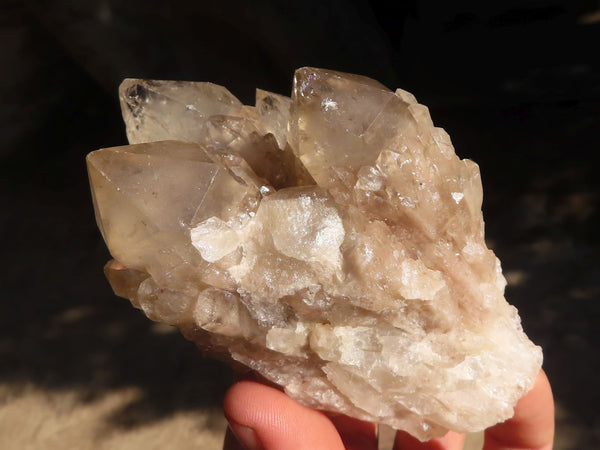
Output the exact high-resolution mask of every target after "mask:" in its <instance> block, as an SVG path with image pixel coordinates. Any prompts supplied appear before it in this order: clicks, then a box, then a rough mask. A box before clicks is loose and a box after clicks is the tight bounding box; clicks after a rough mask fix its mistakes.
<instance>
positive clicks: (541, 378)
mask: <svg viewBox="0 0 600 450" xmlns="http://www.w3.org/2000/svg"><path fill="white" fill-rule="evenodd" d="M553 441H554V400H553V398H552V389H551V388H550V383H549V381H548V378H547V377H546V374H545V373H544V371H543V370H541V371H540V373H539V374H538V376H537V379H536V382H535V385H534V386H533V389H532V390H531V391H529V392H528V393H527V394H526V395H525V396H524V397H523V398H521V400H519V401H518V403H517V405H516V406H515V415H514V416H513V417H512V418H511V419H509V420H507V421H506V422H503V423H500V424H498V425H496V426H493V427H492V428H489V429H488V430H486V432H485V443H484V446H483V448H484V450H499V449H508V448H510V449H514V450H518V449H525V448H527V449H535V450H546V449H551V448H552V443H553Z"/></svg>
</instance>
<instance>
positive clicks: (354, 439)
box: [328, 414, 377, 450]
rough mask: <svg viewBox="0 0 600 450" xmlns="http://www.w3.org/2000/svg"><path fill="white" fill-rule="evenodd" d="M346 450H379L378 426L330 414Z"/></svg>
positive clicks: (330, 418)
mask: <svg viewBox="0 0 600 450" xmlns="http://www.w3.org/2000/svg"><path fill="white" fill-rule="evenodd" d="M328 417H329V420H331V422H332V423H333V425H334V426H335V428H336V429H337V431H338V433H339V434H340V437H341V438H342V442H343V443H344V448H345V449H346V450H377V425H375V424H374V423H373V422H365V421H363V420H358V419H354V418H352V417H348V416H344V415H341V414H337V415H331V414H328Z"/></svg>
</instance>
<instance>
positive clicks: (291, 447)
mask: <svg viewBox="0 0 600 450" xmlns="http://www.w3.org/2000/svg"><path fill="white" fill-rule="evenodd" d="M223 406H224V412H225V417H226V418H227V421H228V422H229V429H228V432H227V435H226V437H225V443H224V446H223V449H224V450H239V449H249V450H259V449H260V450H320V449H323V450H343V449H345V450H376V449H377V427H376V425H375V424H373V423H370V422H364V421H361V420H358V419H353V418H350V417H346V416H340V415H337V416H334V415H328V414H326V413H323V412H321V411H317V410H314V409H310V408H307V407H305V406H302V405H300V404H299V403H297V402H296V401H294V400H292V399H291V398H290V397H288V396H287V395H286V394H284V393H283V392H281V391H280V390H278V389H276V388H274V387H271V386H267V385H265V384H263V383H260V382H257V381H251V380H242V381H239V382H237V383H235V384H234V385H233V386H232V387H231V388H230V389H229V390H228V391H227V394H226V395H225V400H224V405H223ZM553 440H554V400H553V397H552V390H551V387H550V383H549V381H548V378H547V377H546V374H545V373H544V371H543V370H542V371H540V373H539V374H538V376H537V379H536V383H535V385H534V387H533V389H532V390H531V391H529V392H528V393H527V394H526V395H525V396H523V397H522V398H521V399H520V400H519V402H518V403H517V405H516V406H515V414H514V416H513V417H512V418H511V419H509V420H507V421H506V422H503V423H500V424H497V425H495V426H493V427H491V428H488V429H487V430H486V431H485V443H484V447H483V448H484V450H499V449H506V450H509V449H510V450H521V449H523V450H524V449H531V450H549V449H551V448H552V442H553ZM464 441H465V435H464V434H460V433H455V432H452V431H450V432H448V433H447V434H446V435H445V436H444V437H442V438H438V439H433V440H431V441H428V442H420V441H419V440H417V439H415V438H414V437H412V436H411V435H409V434H407V433H404V432H398V433H397V434H396V438H395V441H394V446H393V450H401V449H414V450H424V449H427V450H459V449H462V448H463V445H464Z"/></svg>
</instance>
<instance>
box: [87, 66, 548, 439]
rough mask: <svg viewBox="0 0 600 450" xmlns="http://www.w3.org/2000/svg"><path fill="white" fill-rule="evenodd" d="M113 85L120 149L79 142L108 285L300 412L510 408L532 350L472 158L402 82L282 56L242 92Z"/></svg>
mask: <svg viewBox="0 0 600 450" xmlns="http://www.w3.org/2000/svg"><path fill="white" fill-rule="evenodd" d="M120 95H121V102H122V107H123V117H124V119H125V122H126V125H127V134H128V137H129V140H130V142H131V144H136V145H129V146H124V147H116V148H112V149H104V150H98V151H96V152H93V153H91V154H90V155H89V156H88V168H89V175H90V181H91V185H92V192H93V197H94V206H95V211H96V217H97V221H98V226H99V227H100V229H101V231H102V235H103V237H104V239H105V240H106V243H107V245H108V247H109V249H110V252H111V254H112V255H113V257H114V258H115V260H114V261H111V262H109V263H108V264H107V266H106V268H105V272H106V275H107V277H108V279H109V281H110V283H111V285H112V286H113V288H114V291H115V293H116V294H117V295H120V296H124V297H127V298H129V299H130V300H131V302H132V303H133V305H134V306H136V307H138V308H140V309H142V310H143V311H144V313H145V314H146V315H147V316H148V317H149V318H151V319H152V320H157V321H162V322H165V323H168V324H173V325H177V326H179V328H180V329H181V330H182V332H183V333H184V335H185V336H186V337H188V338H189V339H191V340H193V341H194V342H196V343H197V344H198V346H199V347H200V348H202V349H203V350H205V351H207V352H209V353H210V354H212V355H214V356H216V357H220V358H225V359H229V360H234V361H237V362H239V363H242V364H245V365H246V366H248V367H249V368H251V369H253V370H256V371H258V372H259V373H260V374H261V375H262V376H264V377H265V378H267V379H269V380H271V381H273V382H274V383H277V384H279V385H281V386H282V387H283V389H285V391H286V392H287V393H288V394H289V395H290V396H292V397H294V398H295V399H297V400H298V401H300V402H301V403H304V404H306V405H309V406H312V407H315V408H320V409H324V410H330V411H337V412H341V413H344V414H348V415H351V416H354V417H357V418H361V419H364V420H369V421H376V422H380V423H386V424H388V425H390V426H392V427H394V428H397V429H403V430H407V431H409V432H410V433H412V434H413V435H414V436H416V437H418V438H419V439H423V440H424V439H429V438H431V437H434V436H440V435H442V434H444V433H445V432H446V431H447V430H449V429H451V430H455V431H477V430H481V429H483V428H486V427H488V426H491V425H493V424H495V423H497V422H499V421H503V420H505V419H507V418H509V417H510V416H511V415H512V414H513V407H514V404H515V403H516V401H517V400H518V399H519V398H520V397H521V396H522V395H523V394H524V393H525V392H527V391H528V390H529V389H530V388H531V387H532V384H533V382H534V380H535V377H536V375H537V373H538V371H539V369H540V366H541V362H542V353H541V349H540V348H539V347H537V346H535V345H534V344H532V343H531V342H530V341H529V339H528V338H527V336H526V335H525V334H524V333H523V330H522V328H521V325H520V319H519V316H518V314H517V311H516V309H515V308H514V307H512V306H510V305H509V304H508V303H507V302H506V300H505V299H504V287H505V284H506V282H505V280H504V277H503V276H502V271H501V267H500V263H499V261H498V259H497V258H496V257H495V255H494V253H493V252H492V251H491V250H489V249H488V248H487V247H486V245H485V241H484V227H483V218H482V214H481V202H482V188H481V180H480V176H479V169H478V167H477V165H476V164H475V163H473V162H472V161H469V160H460V159H459V158H458V157H457V156H456V155H455V153H454V149H453V147H452V143H451V141H450V138H449V136H448V134H447V133H446V132H445V131H444V130H442V129H440V128H435V127H434V126H433V122H432V120H431V118H430V116H429V112H428V110H427V108H426V107H425V106H423V105H420V104H418V103H417V101H416V99H415V98H414V96H413V95H412V94H410V93H408V92H406V91H403V90H400V89H398V90H397V91H396V92H392V91H390V90H389V89H387V88H385V87H384V86H382V85H381V84H379V83H377V82H376V81H373V80H370V79H368V78H365V77H361V76H357V75H349V74H343V73H338V72H333V71H328V70H321V69H314V68H302V69H299V70H298V71H297V72H296V75H295V78H294V88H293V92H292V97H291V99H290V98H286V97H283V96H280V95H277V94H272V93H269V92H266V91H261V90H257V95H256V106H254V107H253V106H243V105H242V104H241V103H240V102H239V101H238V100H237V99H236V98H235V97H234V96H233V95H232V94H231V93H229V91H227V90H226V89H225V88H222V87H220V86H216V85H213V84H210V83H186V82H171V81H145V80H125V81H124V82H123V85H122V86H121V90H120ZM165 139H168V140H167V141H165ZM159 141H160V142H159Z"/></svg>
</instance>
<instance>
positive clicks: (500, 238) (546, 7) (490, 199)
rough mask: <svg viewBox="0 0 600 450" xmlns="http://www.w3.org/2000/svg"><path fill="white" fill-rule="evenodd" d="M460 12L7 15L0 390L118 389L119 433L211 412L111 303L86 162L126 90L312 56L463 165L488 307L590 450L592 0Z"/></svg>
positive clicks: (89, 9)
mask: <svg viewBox="0 0 600 450" xmlns="http://www.w3.org/2000/svg"><path fill="white" fill-rule="evenodd" d="M471 3H473V2H458V3H455V2H440V3H436V2H428V1H420V0H414V1H408V2H404V3H402V2H400V3H399V6H398V7H389V6H387V4H385V5H384V2H379V1H366V0H365V1H361V0H356V1H347V2H344V1H341V0H339V1H331V2H324V3H323V2H313V3H312V4H310V3H306V2H303V3H299V2H289V3H288V2H280V3H275V2H268V1H258V2H242V1H239V2H238V1H221V2H188V1H177V2H139V1H132V2H116V1H111V0H86V1H75V0H73V1H68V0H60V1H49V0H46V1H42V0H39V1H30V2H25V3H21V2H16V1H14V2H11V1H9V2H6V3H5V5H4V6H2V7H0V63H1V65H2V67H4V68H6V69H5V73H4V75H3V77H2V80H0V93H1V98H2V104H1V105H0V205H2V206H3V208H2V212H0V231H1V233H2V234H1V236H2V245H1V246H0V249H1V250H0V251H1V256H2V261H3V271H2V276H1V278H0V284H1V286H2V296H1V297H2V300H1V301H0V382H3V383H10V384H11V386H14V395H18V391H19V389H21V388H22V387H23V386H26V385H29V384H34V385H36V386H38V387H40V388H43V389H48V390H56V391H60V390H69V389H77V391H78V392H80V395H81V400H82V401H91V400H94V399H95V398H98V397H99V396H102V395H103V394H105V393H106V392H108V391H110V390H113V389H116V388H120V387H127V386H136V387H138V388H139V389H140V390H141V391H142V392H143V396H142V397H141V398H140V399H139V401H136V402H134V403H132V404H130V405H128V406H127V407H126V408H125V409H123V410H121V411H120V412H118V413H117V414H115V415H114V416H113V417H110V418H108V419H107V420H108V421H109V422H110V424H111V425H113V426H118V427H124V428H127V427H136V426H138V425H143V424H145V423H149V422H152V421H155V420H158V419H161V418H164V417H167V416H169V415H170V414H173V413H174V412H176V411H181V410H194V409H199V408H205V409H206V408H208V409H219V408H220V405H221V400H222V397H223V394H224V392H225V390H226V388H227V386H228V385H229V383H230V380H231V372H230V369H229V368H228V367H226V366H225V365H223V364H221V363H218V362H215V361H212V360H208V359H205V358H203V357H202V355H201V354H200V352H198V350H197V349H196V348H195V347H194V346H193V345H192V344H190V343H189V342H187V341H186V340H185V339H184V338H183V337H182V336H181V335H179V333H176V332H168V330H167V329H165V328H162V327H158V326H156V325H155V324H153V323H152V322H150V321H149V320H148V319H146V318H145V317H144V316H143V314H142V313H141V312H139V311H137V310H134V309H133V308H132V307H131V306H130V304H129V302H127V301H126V300H123V299H118V298H116V297H114V295H113V294H112V291H111V290H110V287H109V286H108V283H107V282H106V280H105V279H104V276H103V273H102V266H103V265H104V263H105V262H106V261H107V260H108V259H109V255H108V253H107V251H106V249H105V246H104V243H103V242H102V240H101V237H100V234H99V232H98V231H97V229H96V225H95V222H94V217H93V210H92V205H91V197H90V194H89V186H88V182H87V175H86V171H85V162H84V158H85V155H86V154H87V153H88V152H89V151H91V150H94V149H97V148H101V147H109V146H114V145H122V144H125V143H126V138H125V133H124V126H123V125H122V122H121V117H120V111H119V106H118V101H117V100H118V99H117V87H118V84H119V83H120V81H121V80H122V79H123V78H125V77H143V78H159V79H183V80H201V81H212V82H215V83H217V84H222V85H225V86H227V87H228V88H230V90H231V91H232V92H233V93H234V94H236V95H237V96H239V98H240V99H241V100H242V101H244V102H246V103H251V102H252V101H253V95H254V94H253V92H254V88H255V87H260V88H263V89H268V90H272V91H275V92H278V93H282V94H287V93H289V91H290V87H291V80H292V74H293V70H294V69H295V68H297V67H300V66H303V65H312V66H320V67H328V68H332V69H337V70H343V71H348V72H355V73H361V74H364V75H368V76H371V77H373V78H376V79H378V80H380V81H382V82H384V83H385V84H387V85H388V86H390V87H402V88H404V89H407V90H409V91H411V92H414V93H415V95H416V96H417V98H418V99H419V100H420V101H421V102H422V103H424V104H426V105H429V106H430V109H431V113H432V117H433V119H434V121H435V122H436V124H437V125H438V126H442V127H444V128H445V129H446V130H447V131H448V132H449V134H450V135H451V136H452V139H453V143H454V145H455V147H456V151H457V153H458V154H459V155H460V156H461V157H468V158H471V159H473V160H475V161H476V162H477V163H479V165H480V167H481V172H482V179H483V184H484V191H485V196H484V218H485V220H486V230H487V237H488V240H489V241H490V244H491V245H492V246H493V248H494V250H495V251H496V253H497V255H498V256H499V258H500V259H501V261H502V263H503V268H504V270H505V273H506V276H507V278H508V280H509V287H508V288H507V298H508V300H509V302H511V303H513V304H515V305H516V306H517V307H518V308H519V310H520V312H521V315H522V319H523V324H524V328H525V330H526V332H527V333H528V334H529V335H530V337H531V338H532V340H534V341H535V342H536V343H538V344H540V345H542V346H543V347H544V351H545V363H544V367H545V369H546V371H547V372H548V375H549V378H550V380H551V382H552V384H553V388H554V391H555V395H556V399H557V401H558V403H559V404H560V406H561V408H563V409H564V410H565V411H566V412H567V417H566V418H565V419H564V423H563V425H568V426H569V427H572V428H574V429H576V430H577V433H576V434H575V435H574V437H573V441H572V442H571V444H572V445H573V447H572V448H578V449H595V448H600V415H599V413H598V408H597V407H596V405H598V404H599V403H600V390H599V389H598V386H597V374H598V373H599V371H600V367H599V365H600V362H599V361H600V355H599V350H598V349H599V348H600V332H599V329H598V320H599V319H600V306H599V305H600V303H599V302H600V264H599V263H598V258H599V256H600V252H599V251H598V250H599V247H600V239H599V236H600V234H599V232H598V230H600V215H599V211H598V205H599V204H600V199H599V192H600V191H599V190H598V176H597V174H596V166H595V163H594V158H593V156H594V155H595V153H596V152H597V151H598V146H599V144H598V129H599V127H600V60H599V58H598V56H597V47H598V44H599V43H600V19H599V21H594V19H593V17H595V16H594V13H595V12H596V11H600V5H599V4H598V3H597V2H567V1H562V2H560V1H554V2H551V1H540V2H535V4H534V3H531V4H530V3H528V2H525V3H527V6H523V4H522V3H521V4H519V2H507V3H506V4H505V5H504V6H497V7H495V6H490V5H486V4H485V2H479V3H481V4H479V3H473V4H471ZM532 5H533V6H532ZM582 18H584V19H585V20H584V19H582ZM396 25H397V26H396ZM3 400H6V399H1V398H0V405H1V404H2V401H3ZM560 426H561V425H560V423H559V429H558V430H559V432H560V430H561V428H560ZM575 441H576V442H575Z"/></svg>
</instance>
